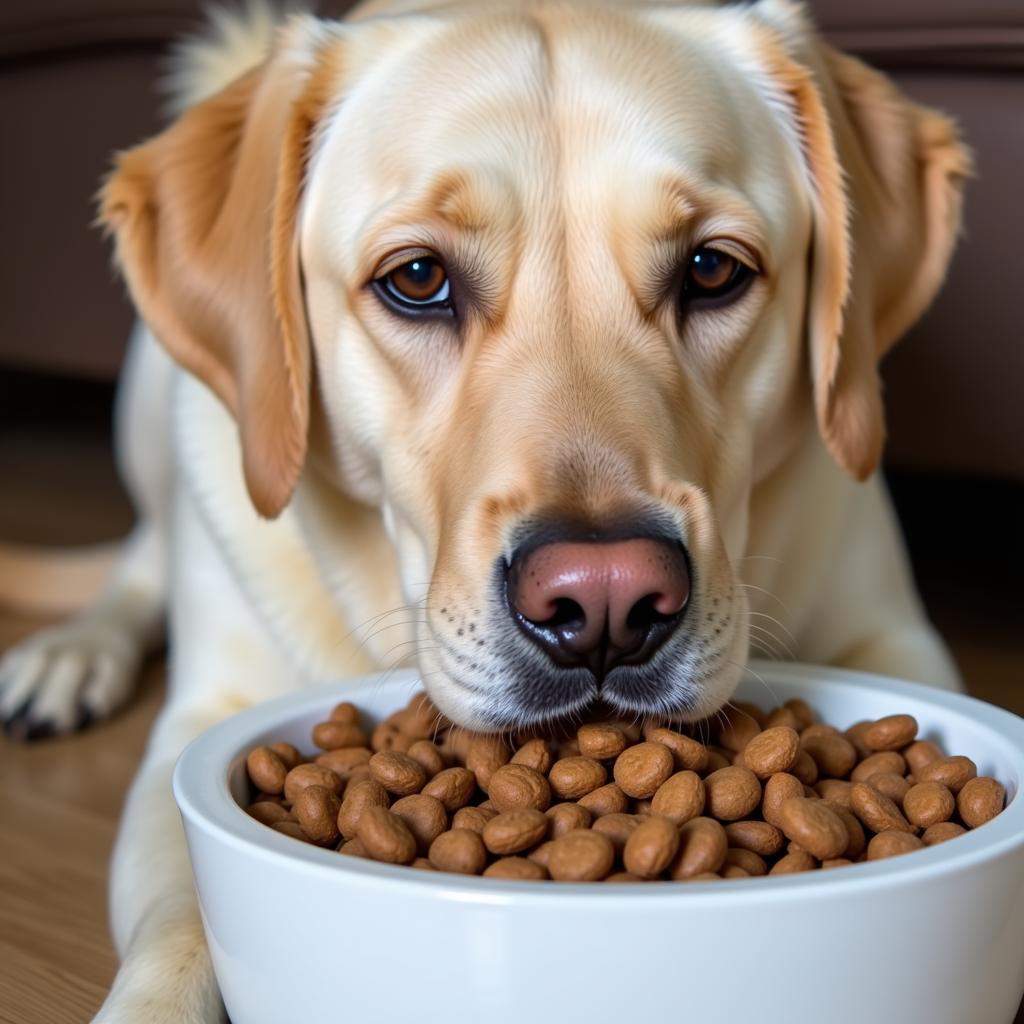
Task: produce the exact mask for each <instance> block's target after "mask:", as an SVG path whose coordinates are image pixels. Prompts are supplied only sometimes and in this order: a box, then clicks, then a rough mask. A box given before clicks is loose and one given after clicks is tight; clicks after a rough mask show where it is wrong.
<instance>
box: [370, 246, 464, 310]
mask: <svg viewBox="0 0 1024 1024" xmlns="http://www.w3.org/2000/svg"><path fill="white" fill-rule="evenodd" d="M373 284H374V287H375V288H376V289H377V291H378V294H380V295H381V296H382V297H383V298H385V299H386V300H390V302H389V305H391V306H392V307H397V309H398V311H399V312H410V313H413V314H417V313H420V312H427V311H438V310H439V311H442V312H446V311H448V312H450V311H451V309H452V302H451V285H450V283H449V281H448V274H447V273H446V272H445V269H444V267H443V266H442V265H441V262H440V261H439V260H437V259H435V258H434V257H432V256H417V257H416V258H415V259H412V260H409V262H408V263H403V264H402V265H401V266H400V267H396V268H395V269H394V270H390V271H388V273H386V274H383V275H382V276H381V277H378V278H375V279H374V282H373Z"/></svg>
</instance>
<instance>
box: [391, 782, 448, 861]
mask: <svg viewBox="0 0 1024 1024" xmlns="http://www.w3.org/2000/svg"><path fill="white" fill-rule="evenodd" d="M391 811H392V813H393V814H397V815H398V817H400V818H401V819H402V821H404V822H405V823H406V825H408V826H409V831H410V832H411V833H412V834H413V838H414V839H415V840H416V847H417V849H418V850H419V851H420V853H426V852H427V850H429V849H430V844H431V843H432V842H433V841H434V840H435V839H436V838H437V837H438V836H439V835H440V834H441V833H442V832H443V831H444V830H445V829H446V828H447V827H448V812H447V811H446V810H445V809H444V804H442V803H441V801H440V800H438V799H437V797H434V796H425V795H424V794H423V793H413V794H412V795H410V796H403V797H402V799H401V800H396V801H395V802H394V803H393V804H392V805H391Z"/></svg>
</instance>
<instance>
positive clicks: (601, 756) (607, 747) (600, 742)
mask: <svg viewBox="0 0 1024 1024" xmlns="http://www.w3.org/2000/svg"><path fill="white" fill-rule="evenodd" d="M576 742H577V743H578V744H579V746H580V753H581V754H582V755H583V756H584V757H593V758H595V759H596V760H598V761H606V760H609V759H610V758H614V757H618V756H619V754H621V753H622V752H623V751H624V750H625V749H626V744H627V740H626V737H625V734H624V733H623V732H622V730H621V729H618V728H616V727H615V726H614V725H611V724H610V723H607V722H594V723H590V724H587V725H581V726H580V727H579V730H578V731H577V733H576Z"/></svg>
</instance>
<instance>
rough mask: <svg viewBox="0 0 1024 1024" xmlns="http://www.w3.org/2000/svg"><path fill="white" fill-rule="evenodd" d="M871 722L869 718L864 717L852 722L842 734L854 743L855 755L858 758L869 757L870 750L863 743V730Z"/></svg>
mask: <svg viewBox="0 0 1024 1024" xmlns="http://www.w3.org/2000/svg"><path fill="white" fill-rule="evenodd" d="M872 724H873V723H872V721H871V720H870V719H865V720H864V721H861V722H854V723H853V725H851V726H850V728H849V729H847V730H846V731H845V732H844V733H843V735H844V736H845V737H846V738H847V739H848V740H849V741H850V742H851V743H852V744H853V745H854V747H855V748H856V751H857V756H858V757H860V758H865V757H869V756H870V755H871V751H870V750H869V749H868V748H867V746H866V745H865V743H864V732H865V730H866V729H868V728H869V727H870V726H871V725H872Z"/></svg>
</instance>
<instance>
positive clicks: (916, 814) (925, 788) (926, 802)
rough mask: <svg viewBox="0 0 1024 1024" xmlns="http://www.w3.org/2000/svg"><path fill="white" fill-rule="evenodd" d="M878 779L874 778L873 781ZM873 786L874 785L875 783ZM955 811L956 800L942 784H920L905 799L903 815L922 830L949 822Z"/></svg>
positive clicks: (909, 791) (911, 788)
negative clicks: (941, 822) (942, 822)
mask: <svg viewBox="0 0 1024 1024" xmlns="http://www.w3.org/2000/svg"><path fill="white" fill-rule="evenodd" d="M876 778H877V776H872V780H874V779H876ZM871 784H872V785H874V784H875V783H874V781H872V783H871ZM961 792H962V791H961ZM955 810H956V799H955V798H954V797H953V794H952V793H951V792H950V791H949V790H948V789H946V787H945V786H944V785H942V783H941V782H919V783H918V784H917V785H916V786H911V787H910V788H909V789H908V790H907V792H906V795H905V796H904V797H903V813H904V814H905V815H906V817H907V821H909V822H910V823H911V824H912V825H917V826H919V827H920V828H930V827H931V826H932V825H936V824H938V823H939V822H940V821H949V819H950V818H952V817H953V812H954V811H955Z"/></svg>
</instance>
